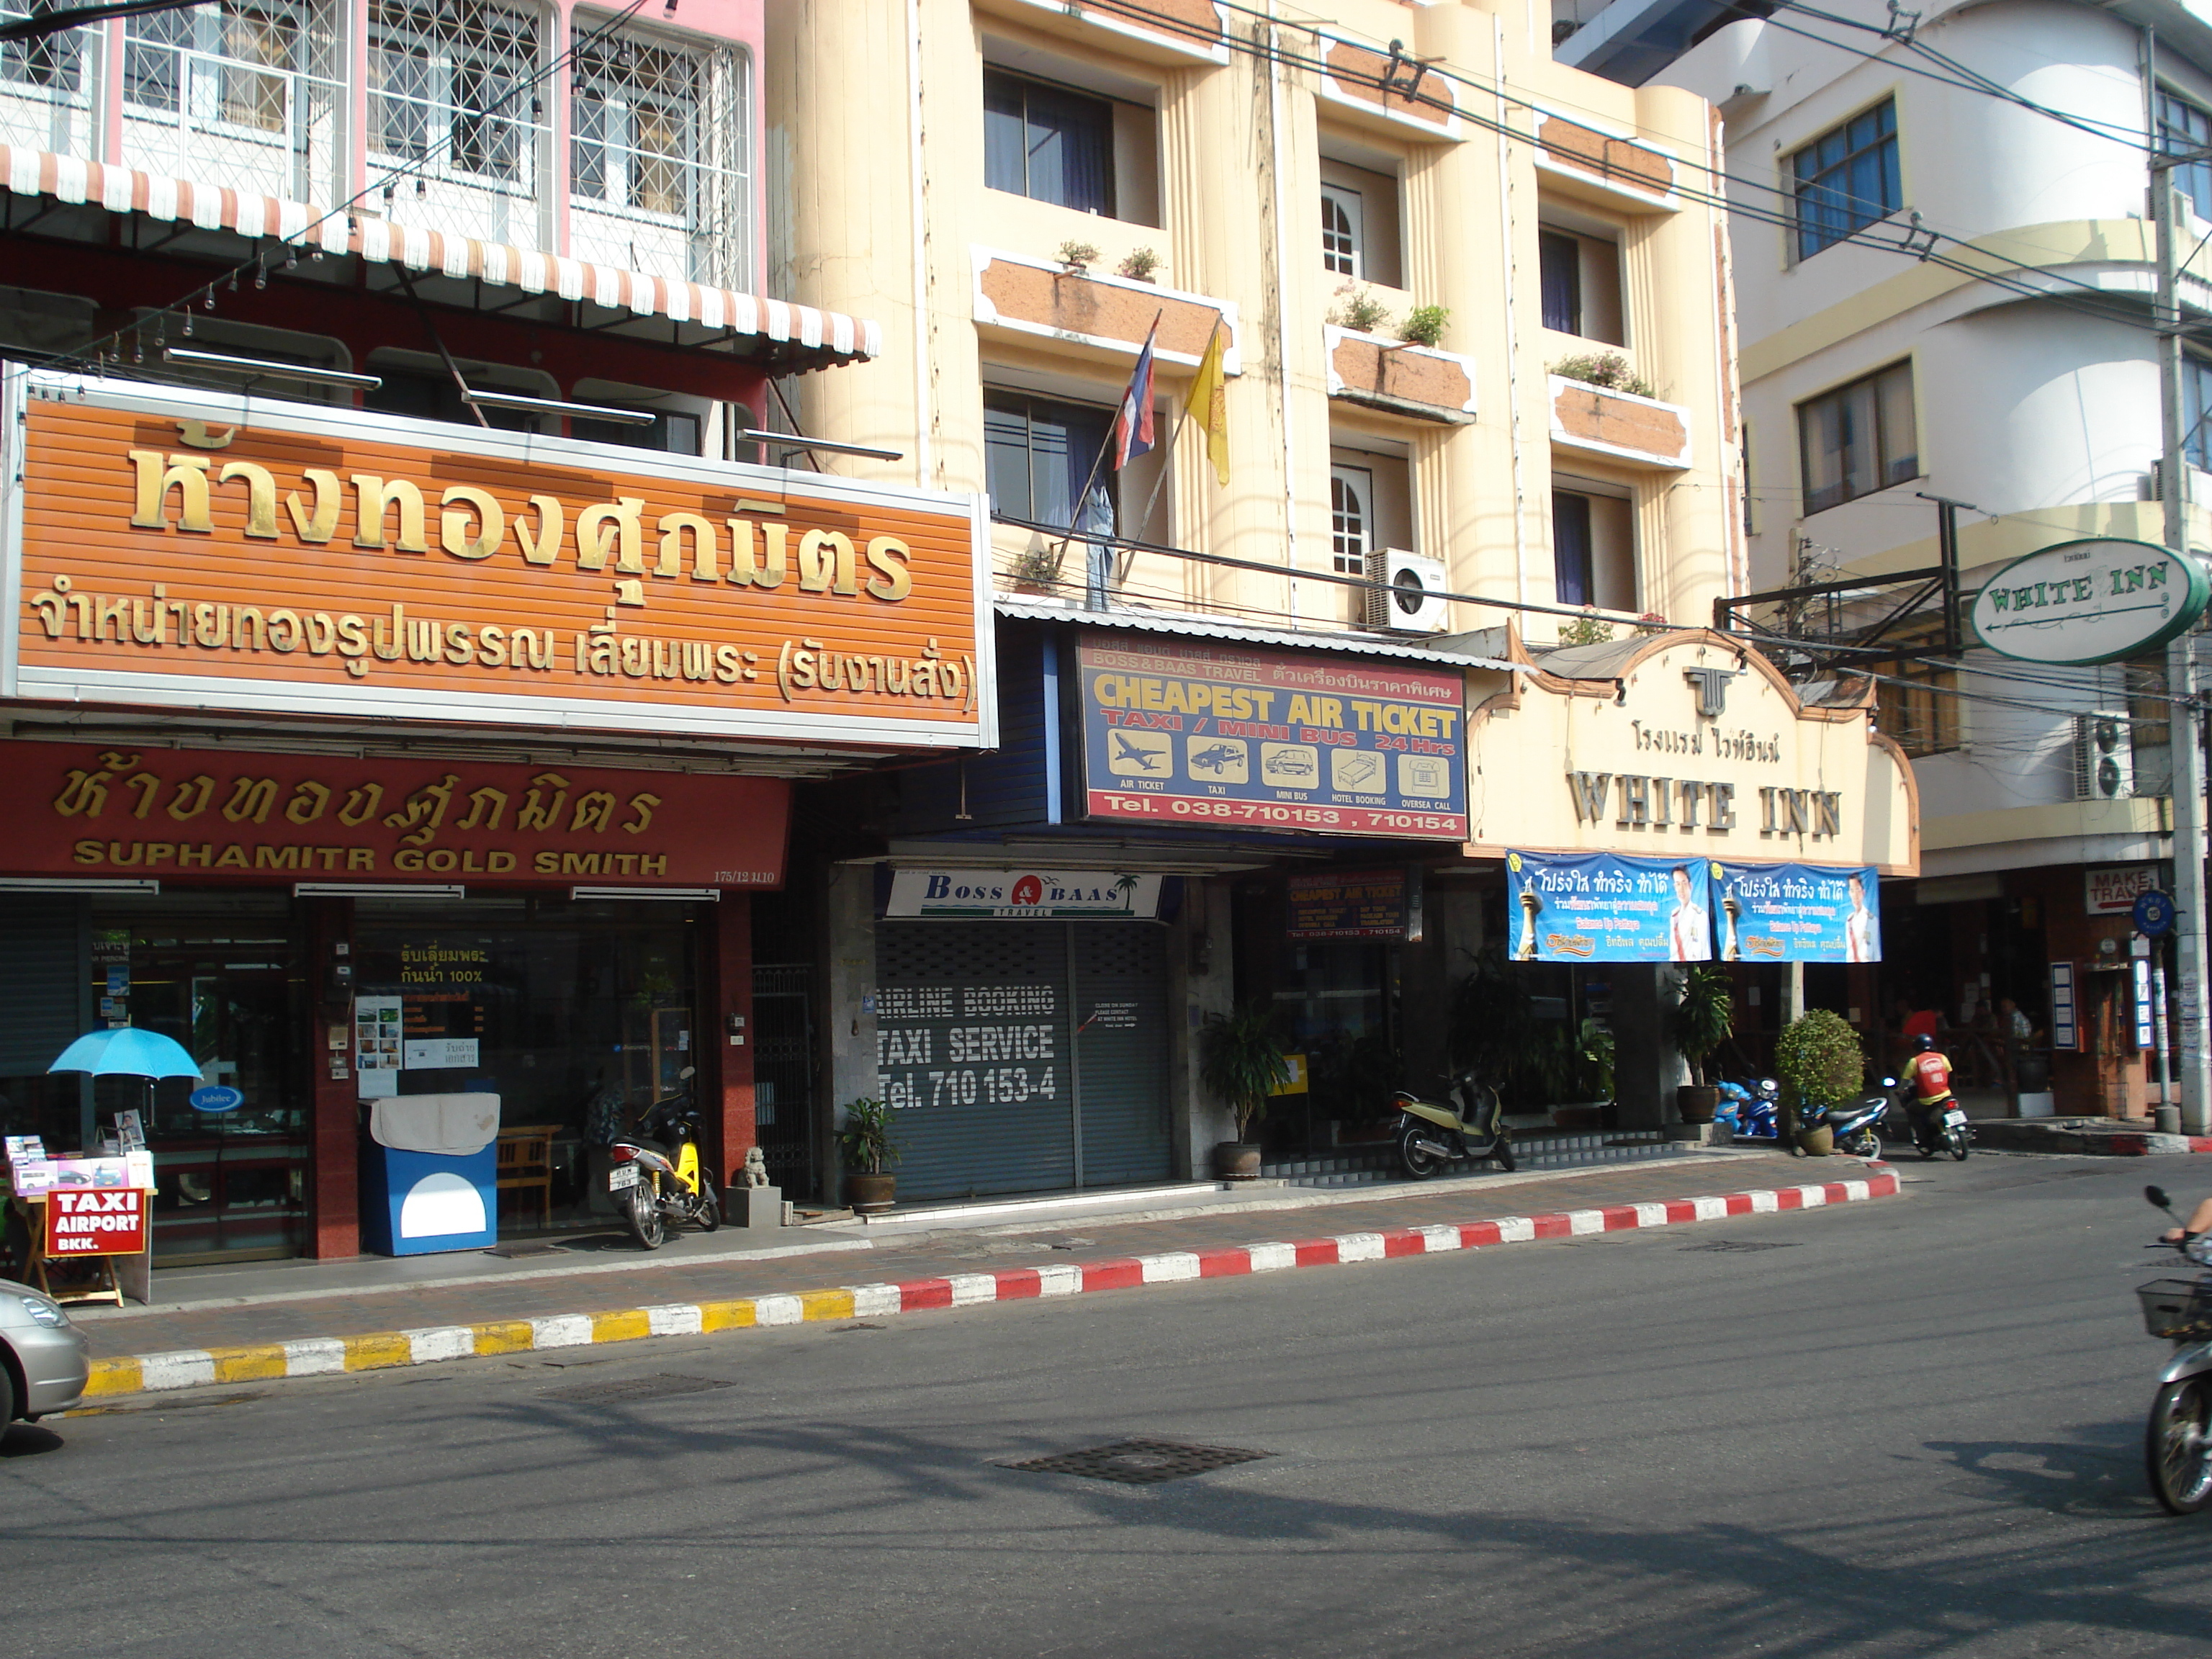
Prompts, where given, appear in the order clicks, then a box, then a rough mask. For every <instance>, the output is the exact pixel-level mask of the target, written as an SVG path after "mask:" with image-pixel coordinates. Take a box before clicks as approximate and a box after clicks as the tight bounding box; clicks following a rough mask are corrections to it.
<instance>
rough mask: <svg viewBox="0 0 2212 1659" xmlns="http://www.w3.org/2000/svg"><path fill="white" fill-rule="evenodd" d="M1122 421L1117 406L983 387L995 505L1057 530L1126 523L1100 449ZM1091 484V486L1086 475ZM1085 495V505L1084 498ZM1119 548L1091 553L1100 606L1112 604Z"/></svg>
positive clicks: (1094, 603) (1087, 558)
mask: <svg viewBox="0 0 2212 1659" xmlns="http://www.w3.org/2000/svg"><path fill="white" fill-rule="evenodd" d="M1113 428H1114V411H1113V410H1110V409H1098V408H1095V407H1093V406H1091V405H1089V404H1062V403H1054V402H1051V401H1049V400H1048V399H1046V398H1030V397H1025V396H1024V395H1022V394H1021V393H1019V392H985V393H984V394H983V477H984V488H985V489H987V490H989V492H990V495H991V511H992V512H993V513H995V514H997V515H998V516H999V517H1000V518H1006V519H1020V520H1025V521H1026V522H1028V523H1030V524H1042V525H1050V526H1053V527H1054V529H1056V530H1075V531H1079V532H1080V531H1085V530H1091V531H1097V532H1100V533H1102V534H1104V535H1109V536H1110V535H1113V534H1115V533H1116V532H1117V530H1118V528H1119V514H1118V513H1117V510H1116V503H1115V489H1114V478H1115V474H1114V471H1113V469H1112V467H1111V466H1110V465H1101V464H1100V462H1099V455H1100V453H1101V452H1103V450H1104V448H1105V447H1106V441H1107V437H1108V435H1109V433H1111V432H1112V430H1113ZM1086 480H1088V481H1089V483H1090V489H1089V490H1088V492H1087V493H1085V490H1084V486H1085V481H1086ZM1078 495H1082V498H1083V499H1082V505H1081V507H1077V505H1076V498H1077V496H1078ZM1113 562H1114V550H1113V549H1112V548H1111V547H1110V546H1109V545H1108V544H1105V543H1103V542H1092V543H1090V544H1087V545H1086V546H1085V552H1084V571H1085V580H1084V589H1085V595H1086V597H1087V599H1088V600H1089V602H1090V604H1091V608H1092V609H1094V610H1100V609H1103V608H1104V605H1105V595H1106V582H1107V578H1108V576H1109V574H1110V573H1111V571H1112V569H1113Z"/></svg>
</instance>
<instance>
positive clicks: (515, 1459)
mask: <svg viewBox="0 0 2212 1659" xmlns="http://www.w3.org/2000/svg"><path fill="white" fill-rule="evenodd" d="M2192 1163H2194V1164H2197V1165H2201V1166H2203V1167H2201V1168H2196V1167H2191V1164H2192ZM1903 1169H1904V1173H1905V1175H1906V1176H1907V1178H1908V1180H1909V1181H1910V1182H1911V1183H1912V1184H1911V1185H1909V1186H1908V1187H1907V1188H1905V1194H1906V1195H1905V1197H1903V1198H1901V1199H1899V1200H1881V1201H1878V1202H1875V1203H1871V1204H1867V1205H1863V1206H1850V1208H1849V1209H1846V1210H1834V1211H1827V1212H1812V1213H1808V1214H1803V1215H1777V1216H1758V1217H1747V1218H1741V1219H1738V1220H1733V1221H1728V1222H1720V1223H1710V1224H1705V1225H1699V1226H1696V1227H1692V1228H1685V1229H1682V1230H1680V1231H1675V1232H1672V1233H1669V1232H1668V1231H1658V1232H1651V1233H1644V1232H1631V1233H1626V1234H1617V1235H1612V1236H1607V1237H1593V1238H1589V1239H1583V1240H1577V1241H1571V1242H1568V1241H1561V1242H1558V1243H1547V1244H1541V1245H1532V1246H1516V1247H1512V1248H1510V1249H1499V1250H1493V1251H1485V1252H1480V1253H1477V1254H1473V1255H1450V1256H1443V1257H1437V1258H1434V1259H1426V1260H1424V1259H1413V1260H1407V1261H1392V1262H1383V1263H1375V1264H1369V1265H1364V1266H1358V1267H1346V1268H1342V1269H1328V1270H1314V1271H1309V1272H1301V1273H1284V1274H1279V1275H1275V1276H1271V1277H1266V1278H1260V1279H1249V1280H1216V1281H1210V1282H1206V1283H1202V1284H1195V1285H1176V1286H1172V1287H1162V1288H1158V1289H1152V1290H1146V1291H1136V1292H1132V1293H1130V1294H1127V1295H1126V1296H1097V1297H1076V1298H1071V1299H1069V1300H1067V1301H1065V1302H1058V1303H1044V1304H1035V1303H1032V1304H1017V1305H1014V1306H1011V1307H989V1308H979V1309H974V1310H954V1311H951V1312H946V1313H941V1314H930V1315H923V1316H909V1317H907V1318H903V1319H900V1320H896V1321H893V1322H890V1323H889V1324H887V1325H884V1326H882V1327H880V1328H878V1327H872V1326H860V1327H857V1328H855V1327H845V1328H836V1327H829V1328H823V1327H805V1328H793V1329H790V1330H785V1331H778V1332H774V1333H752V1334H744V1335H741V1336H736V1337H725V1338H719V1339H717V1338H707V1339H701V1340H696V1341H690V1340H684V1341H677V1340H663V1341H658V1342H654V1343H652V1344H650V1345H641V1350H642V1351H641V1352H632V1353H624V1352H622V1351H621V1350H619V1349H617V1350H613V1351H611V1354H610V1352H609V1351H602V1350H589V1351H584V1352H583V1353H582V1354H581V1355H580V1363H571V1364H565V1365H562V1364H549V1363H547V1362H548V1359H549V1358H550V1357H549V1356H544V1355H538V1356H520V1357H518V1358H515V1359H513V1360H479V1361H471V1362H467V1363H465V1364H453V1365H446V1366H441V1367H436V1368H433V1369H430V1370H424V1371H420V1372H415V1373H410V1374H406V1375H397V1374H388V1373H387V1374H375V1375H368V1376H361V1377H358V1378H337V1379H327V1380H317V1381H306V1382H295V1383H276V1384H271V1385H269V1386H268V1387H267V1388H266V1389H264V1390H263V1391H260V1392H258V1393H257V1392H255V1391H254V1390H252V1389H217V1390H210V1391H208V1392H207V1393H206V1394H204V1395H194V1396H173V1397H170V1398H167V1399H161V1400H155V1401H149V1402H147V1403H143V1404H137V1405H133V1406H131V1407H125V1408H118V1409H114V1410H111V1411H107V1412H104V1413H99V1414H96V1415H87V1416H78V1417H70V1418H66V1419H58V1420H57V1421H54V1422H53V1423H52V1424H51V1425H38V1426H35V1427H27V1426H24V1425H17V1426H16V1427H15V1429H14V1430H12V1431H10V1432H9V1435H8V1436H7V1437H6V1439H5V1442H4V1443H0V1452H4V1454H5V1455H4V1457H0V1562H4V1564H5V1570H4V1582H5V1583H7V1584H8V1586H9V1589H10V1591H11V1593H10V1594H9V1595H7V1596H6V1597H5V1598H4V1600H0V1650H4V1651H7V1652H9V1653H10V1654H11V1655H14V1656H17V1659H42V1656H47V1655H68V1656H71V1659H80V1656H90V1655H98V1656H125V1655H138V1654H149V1655H152V1654H159V1655H161V1656H164V1659H197V1656H203V1655H206V1656H216V1655H222V1656H234V1655H240V1656H261V1655H294V1654H297V1655H313V1656H316V1659H325V1656H327V1659H352V1656H386V1655H437V1656H445V1659H463V1656H475V1655H502V1656H504V1655H532V1656H554V1659H567V1656H597V1655H623V1656H634V1655H637V1654H640V1653H644V1652H648V1651H654V1650H665V1651H670V1652H677V1653H684V1654H687V1655H690V1654H725V1653H729V1654H743V1655H747V1656H773V1659H782V1656H800V1655H808V1656H813V1655H825V1654H832V1655H834V1654H844V1653H851V1652H856V1651H866V1652H882V1653H887V1654H895V1655H902V1656H903V1655H917V1656H933V1655H940V1654H942V1655H956V1654H957V1655H962V1656H996V1655H1054V1656H1062V1655H1068V1656H1074V1655H1094V1654H1096V1655H1102V1656H1103V1655H1114V1656H1117V1659H1119V1656H1127V1655H1131V1654H1140V1655H1146V1656H1170V1655H1184V1654H1188V1655H1194V1656H1200V1655H1202V1656H1209V1659H1219V1656H1243V1655H1255V1656H1261V1655H1264V1656H1271V1659H1273V1656H1288V1655H1304V1654H1316V1655H1330V1656H1348V1655H1366V1654H1375V1655H1429V1654H1435V1655H1439V1656H1443V1655H1449V1656H1453V1659H1465V1656H1470V1655H1480V1656H1483V1659H1509V1656H1517V1655H1523V1654H1536V1653H1542V1654H1545V1655H1547V1656H1585V1655H1586V1656H1590V1659H1599V1656H1602V1659H1634V1656H1644V1655H1666V1656H1672V1655H1690V1654H1695V1655H1699V1656H1705V1655H1737V1654H1742V1655H1752V1654H1757V1655H1761V1656H1790V1655H1800V1654H1820V1655H1841V1654H1850V1655H1858V1654H1882V1655H1891V1654H1895V1655H1912V1656H1931V1655H1943V1656H1950V1655H1961V1656H1966V1655H1971V1656H1977V1659H1978V1656H2010V1655H2036V1656H2050V1655H2061V1654H2077V1653H2079V1654H2091V1653H2093V1654H2095V1655H2098V1656H2100V1659H2117V1656H2126V1655H2136V1654H2142V1655H2152V1654H2155V1655H2161V1656H2167V1655H2189V1654H2212V1574H2209V1573H2208V1571H2207V1569H2208V1567H2212V1514H2207V1515H2205V1516H2199V1517H2195V1518H2192V1519H2189V1520H2181V1521H2176V1520H2172V1519H2169V1518H2167V1517H2166V1516H2163V1515H2162V1514H2160V1512H2159V1511H2158V1510H2156V1509H2155V1507H2154V1505H2153V1504H2152V1503H2151V1502H2150V1500H2149V1498H2148V1496H2147V1494H2146V1492H2145V1488H2144V1484H2143V1477H2142V1451H2141V1444H2142V1413H2143V1411H2144V1409H2145V1408H2146V1407H2147V1406H2148V1401H2149V1396H2150V1393H2151V1378H2152V1375H2153V1372H2154V1369H2155V1367H2156V1364H2158V1362H2159V1359H2160V1356H2161V1355H2162V1353H2163V1352H2164V1347H2163V1345H2161V1344H2159V1343H2156V1342H2154V1341H2152V1340H2150V1339H2149V1338H2148V1337H2146V1336H2144V1335H2143V1334H2142V1326H2141V1323H2140V1321H2139V1319H2138V1317H2137V1315H2136V1307H2135V1299H2134V1297H2133V1296H2132V1294H2131V1293H2130V1292H2131V1289H2132V1286H2133V1285H2134V1284H2135V1282H2136V1279H2139V1278H2147V1277H2150V1276H2153V1272H2152V1270H2150V1269H2147V1268H2146V1267H2144V1264H2145V1263H2146V1262H2150V1261H2154V1258H2152V1257H2151V1256H2149V1255H2147V1254H2146V1253H2144V1252H2143V1251H2142V1250H2141V1249H2139V1248H2138V1247H2139V1246H2140V1245H2141V1244H2142V1243H2144V1242H2145V1241H2146V1240H2148V1238H2150V1237H2152V1236H2153V1234H2154V1230H2155V1225H2156V1223H2157V1220H2158V1218H2157V1217H2155V1215H2154V1213H2153V1212H2151V1211H2150V1210H2149V1209H2148V1208H2147V1207H2146V1206H2144V1205H2143V1204H2142V1200H2141V1199H2140V1197H2139V1196H2138V1193H2139V1191H2140V1188H2141V1185H2142V1182H2143V1181H2144V1180H2145V1179H2146V1178H2147V1176H2154V1177H2157V1178H2161V1179H2165V1180H2166V1181H2168V1182H2169V1183H2170V1184H2172V1185H2173V1186H2174V1187H2175V1188H2176V1190H2177V1193H2179V1192H2180V1191H2181V1190H2183V1188H2184V1183H2185V1182H2188V1181H2190V1180H2191V1178H2194V1180H2195V1182H2196V1183H2197V1185H2196V1187H2191V1188H2189V1189H2188V1190H2189V1191H2190V1193H2191V1195H2192V1196H2193V1195H2194V1194H2195V1192H2196V1190H2197V1187H2202V1186H2203V1185H2206V1184H2212V1159H2204V1160H2194V1161H2190V1160H2180V1159H2162V1160H2157V1161H2155V1163H2154V1164H2146V1163H2144V1162H2142V1161H2136V1160H2128V1161H2126V1162H2124V1163H2115V1162H2113V1161H2109V1160H2092V1159H2067V1158H2032V1157H2011V1158H2004V1157H1978V1158H1975V1159H1973V1160H1972V1162H1970V1163H1968V1164H1963V1165H1954V1164H1949V1163H1948V1162H1947V1163H1943V1164H1929V1165H1922V1164H1917V1163H1908V1164H1905V1165H1904V1166H1903ZM1715 1246H1727V1247H1728V1248H1724V1249H1716V1248H1714V1247H1715ZM1746 1246H1749V1247H1753V1248H1743V1247H1746ZM671 1377H674V1378H682V1379H690V1380H691V1382H690V1383H689V1384H671V1383H669V1381H668V1379H670V1378H671ZM701 1383H711V1384H714V1385H718V1386H713V1387H698V1386H697V1385H698V1384H701ZM623 1384H629V1385H634V1386H639V1387H645V1388H655V1389H657V1388H665V1387H669V1386H693V1387H695V1388H696V1391H695V1392H691V1393H687V1394H661V1395H658V1396H657V1397H656V1396H653V1395H647V1394H639V1393H632V1394H629V1395H627V1396H624V1395H623V1394H622V1392H621V1390H620V1388H619V1385H623ZM585 1391H596V1392H598V1393H599V1396H600V1397H598V1398H592V1397H586V1392H585ZM610 1396H611V1397H610ZM1132 1437H1147V1438H1159V1439H1168V1440H1175V1441H1180V1442H1187V1443H1198V1444H1203V1445H1210V1446H1225V1447H1234V1448H1239V1449H1253V1450H1259V1451H1264V1452H1266V1453H1268V1454H1270V1455H1267V1456H1266V1457H1263V1458H1260V1459H1257V1460H1255V1461H1252V1462H1244V1463H1242V1464H1238V1465H1237V1466H1234V1467H1231V1468H1218V1469H1215V1470H1212V1472H1209V1473H1206V1474H1199V1475H1196V1476H1194V1477H1192V1478H1189V1479H1186V1480H1176V1481H1172V1482H1168V1483H1164V1484H1158V1485H1149V1486H1129V1485H1121V1484H1115V1483H1109V1482H1107V1481H1103V1480H1086V1479H1082V1478H1078V1477H1075V1476H1071V1475H1066V1474H1036V1473H1029V1472H1024V1471H1018V1470H1013V1469H1009V1468H1004V1467H1002V1465H1003V1464H1005V1463H1006V1462H1010V1461H1015V1460H1019V1459H1023V1458H1028V1457H1035V1456H1039V1455H1048V1454H1053V1453H1060V1452H1067V1451H1073V1450H1077V1449H1084V1448H1087V1447H1093V1446H1097V1445H1101V1444H1104V1443H1113V1442H1117V1441H1121V1440H1125V1439H1128V1438H1132Z"/></svg>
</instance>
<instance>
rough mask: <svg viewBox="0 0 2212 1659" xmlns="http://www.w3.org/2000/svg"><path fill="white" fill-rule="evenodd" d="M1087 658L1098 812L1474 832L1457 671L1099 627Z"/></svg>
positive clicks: (1441, 837)
mask: <svg viewBox="0 0 2212 1659" xmlns="http://www.w3.org/2000/svg"><path fill="white" fill-rule="evenodd" d="M1077 660H1078V665H1079V673H1080V675H1081V678H1082V698H1083V746H1084V773H1085V786H1086V797H1087V805H1086V811H1088V813H1089V816H1090V817H1091V818H1093V819H1100V818H1103V819H1108V820H1110V821H1113V822H1117V823H1132V822H1134V823H1151V824H1192V825H1212V826H1219V825H1224V824H1235V825H1238V826H1241V827H1244V828H1249V829H1309V830H1316V831H1320V832H1322V833H1324V834H1328V835H1340V836H1347V835H1348V836H1393V837H1396V838H1401V839H1415V840H1434V841H1464V840H1466V839H1467V833H1468V817H1467V771H1466V756H1467V729H1466V727H1467V715H1466V708H1465V682H1464V681H1463V679H1462V677H1461V676H1460V675H1458V674H1456V673H1455V672H1452V671H1449V670H1442V669H1428V668H1419V667H1413V666H1410V665H1398V664H1395V663H1383V662H1376V663H1368V662H1360V661H1346V660H1345V659H1341V658H1339V659H1328V658H1323V657H1322V656H1320V655H1318V654H1308V653H1290V652H1271V651H1247V650H1241V649H1237V648H1235V647H1227V646H1214V645H1208V644H1206V643H1203V642H1201V641H1181V640H1176V641H1166V640H1158V639H1152V640H1146V641H1142V642H1138V641H1120V640H1113V641H1109V640H1104V639H1102V638H1100V637H1099V636H1097V635H1089V636H1086V637H1085V639H1084V641H1083V642H1082V643H1081V645H1080V646H1079V647H1078V655H1077Z"/></svg>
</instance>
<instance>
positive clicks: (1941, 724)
mask: <svg viewBox="0 0 2212 1659" xmlns="http://www.w3.org/2000/svg"><path fill="white" fill-rule="evenodd" d="M1881 671H1882V672H1883V673H1884V674H1886V675H1888V676H1891V677H1892V678H1887V679H1881V680H1877V681H1875V729H1876V730H1878V731H1880V732H1882V733H1883V735H1885V736H1887V737H1889V738H1894V739H1895V740H1896V742H1897V745H1898V747H1899V748H1900V749H1902V750H1905V753H1906V754H1907V755H1909V756H1911V757H1916V758H1917V757H1919V756H1922V755H1937V754H1941V753H1942V752H1943V751H1944V750H1947V749H1956V748H1957V747H1958V746H1959V699H1958V698H1957V697H1956V696H1954V695H1952V694H1953V692H1954V690H1956V688H1957V686H1958V684H1959V676H1958V673H1957V671H1955V670H1953V669H1949V668H1933V667H1930V666H1929V665H1927V664H1925V663H1922V662H1917V661H1912V660H1910V659H1907V660H1905V661H1900V662H1892V663H1885V664H1883V665H1882V668H1881ZM1900 682H1902V683H1901V684H1900Z"/></svg>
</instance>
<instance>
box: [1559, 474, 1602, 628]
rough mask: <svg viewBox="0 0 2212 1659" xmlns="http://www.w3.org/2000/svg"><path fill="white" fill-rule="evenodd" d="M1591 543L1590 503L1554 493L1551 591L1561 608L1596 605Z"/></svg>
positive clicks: (1586, 499)
mask: <svg viewBox="0 0 2212 1659" xmlns="http://www.w3.org/2000/svg"><path fill="white" fill-rule="evenodd" d="M1594 552H1595V550H1594V548H1593V547H1592V544H1591V541H1590V499H1589V496H1587V495H1572V494H1570V493H1569V492H1568V491H1566V490H1564V489H1555V490H1553V492H1552V589H1553V592H1554V593H1556V594H1557V595H1558V596H1559V603H1560V604H1561V605H1595V604H1596V603H1597V581H1596V576H1595V564H1596V560H1595V557H1594V556H1593V555H1594Z"/></svg>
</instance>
